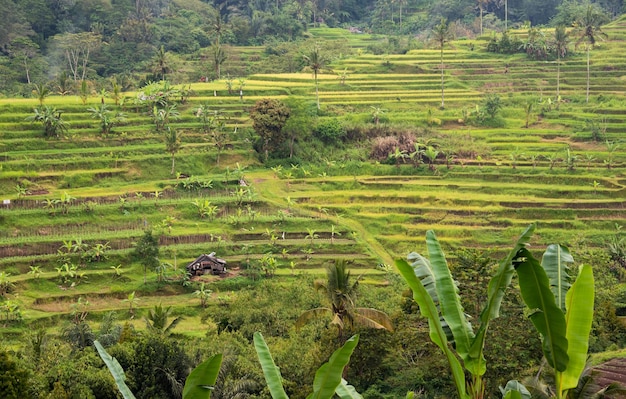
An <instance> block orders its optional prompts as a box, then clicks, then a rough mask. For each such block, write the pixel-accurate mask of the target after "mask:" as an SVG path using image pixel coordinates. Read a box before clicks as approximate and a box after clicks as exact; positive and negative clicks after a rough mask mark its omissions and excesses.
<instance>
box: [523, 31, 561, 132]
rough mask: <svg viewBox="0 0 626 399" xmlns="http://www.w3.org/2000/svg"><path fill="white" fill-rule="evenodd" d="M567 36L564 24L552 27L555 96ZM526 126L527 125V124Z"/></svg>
mask: <svg viewBox="0 0 626 399" xmlns="http://www.w3.org/2000/svg"><path fill="white" fill-rule="evenodd" d="M568 43H569V36H568V34H567V31H566V30H565V26H563V25H559V26H557V27H556V28H555V29H554V44H553V45H554V51H556V98H557V101H558V99H559V96H560V95H561V58H562V57H565V55H566V54H567V44H568ZM527 127H528V126H527Z"/></svg>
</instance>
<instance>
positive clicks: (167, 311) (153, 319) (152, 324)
mask: <svg viewBox="0 0 626 399" xmlns="http://www.w3.org/2000/svg"><path fill="white" fill-rule="evenodd" d="M171 314H172V307H171V306H168V307H167V308H163V306H162V305H161V304H158V305H155V306H154V308H152V309H150V311H149V312H148V315H147V316H144V320H145V321H146V326H147V327H148V330H150V331H154V332H157V333H159V334H165V335H167V334H169V333H170V332H171V331H172V330H173V329H174V327H176V325H177V324H178V323H180V321H181V320H182V319H183V318H182V316H179V317H176V318H175V319H174V320H172V322H171V323H169V324H168V323H167V322H168V319H169V317H170V315H171Z"/></svg>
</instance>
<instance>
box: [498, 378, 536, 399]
mask: <svg viewBox="0 0 626 399" xmlns="http://www.w3.org/2000/svg"><path fill="white" fill-rule="evenodd" d="M500 391H501V392H502V398H503V399H530V398H531V394H530V392H529V391H528V389H526V387H525V386H524V384H522V383H521V382H519V381H516V380H510V381H509V382H507V383H506V386H505V387H504V389H502V387H500Z"/></svg>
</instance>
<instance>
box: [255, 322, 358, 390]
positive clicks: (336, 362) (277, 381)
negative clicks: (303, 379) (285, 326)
mask: <svg viewBox="0 0 626 399" xmlns="http://www.w3.org/2000/svg"><path fill="white" fill-rule="evenodd" d="M358 342H359V336H358V335H355V336H353V337H351V338H350V339H348V340H347V341H346V342H345V344H344V345H343V346H342V347H341V348H339V349H338V350H336V351H335V352H334V353H333V354H332V355H331V357H330V359H329V360H328V362H327V363H324V364H323V365H322V366H321V367H320V368H319V369H318V370H317V372H316V373H315V379H314V380H313V392H312V393H311V394H310V395H308V396H307V398H308V399H331V398H332V397H333V396H334V395H335V393H337V394H338V395H339V396H340V397H341V398H342V399H344V398H345V399H348V398H350V397H352V398H359V397H360V395H359V394H358V393H357V392H356V390H354V388H353V387H351V386H349V385H348V384H347V383H346V381H345V380H343V379H342V378H341V376H342V373H343V370H344V368H345V367H346V366H347V364H348V362H349V361H350V356H351V355H352V352H353V351H354V348H355V347H356V345H357V344H358ZM254 347H255V349H256V351H257V355H258V357H259V361H260V363H261V367H262V368H263V375H264V376H265V381H266V382H267V386H268V388H269V390H270V393H271V395H272V398H273V399H288V396H287V394H286V393H285V390H284V388H283V385H282V377H281V374H280V369H279V368H278V367H276V364H275V363H274V359H272V355H271V353H270V351H269V348H268V347H267V344H266V343H265V340H264V339H263V335H261V333H259V332H256V333H255V334H254Z"/></svg>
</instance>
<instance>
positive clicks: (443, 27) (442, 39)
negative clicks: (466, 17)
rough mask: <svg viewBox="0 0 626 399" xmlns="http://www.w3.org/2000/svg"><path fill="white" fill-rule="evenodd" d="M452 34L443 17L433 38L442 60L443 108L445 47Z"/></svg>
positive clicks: (442, 104)
mask: <svg viewBox="0 0 626 399" xmlns="http://www.w3.org/2000/svg"><path fill="white" fill-rule="evenodd" d="M452 36H453V34H452V30H451V29H450V24H448V21H446V20H445V19H444V18H442V19H441V22H440V23H439V25H437V26H435V27H434V28H433V40H434V41H435V42H436V43H437V45H438V46H439V51H440V61H441V63H440V65H439V68H440V69H441V109H443V108H444V91H443V87H444V77H443V72H444V66H443V47H444V46H445V45H446V43H447V42H449V41H450V39H452Z"/></svg>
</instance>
